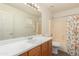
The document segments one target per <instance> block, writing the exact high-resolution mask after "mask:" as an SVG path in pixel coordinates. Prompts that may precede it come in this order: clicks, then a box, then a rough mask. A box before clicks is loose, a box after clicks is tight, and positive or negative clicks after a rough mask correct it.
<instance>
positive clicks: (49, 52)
mask: <svg viewBox="0 0 79 59" xmlns="http://www.w3.org/2000/svg"><path fill="white" fill-rule="evenodd" d="M48 47H49V48H48V55H49V56H51V55H52V40H50V41H48Z"/></svg>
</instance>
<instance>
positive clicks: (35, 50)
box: [28, 46, 41, 56]
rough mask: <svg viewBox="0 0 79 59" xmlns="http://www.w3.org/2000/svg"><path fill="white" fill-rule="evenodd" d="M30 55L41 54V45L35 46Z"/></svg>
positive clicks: (29, 52)
mask: <svg viewBox="0 0 79 59" xmlns="http://www.w3.org/2000/svg"><path fill="white" fill-rule="evenodd" d="M28 55H29V56H41V46H38V47H35V48H33V49H31V50H30V51H28Z"/></svg>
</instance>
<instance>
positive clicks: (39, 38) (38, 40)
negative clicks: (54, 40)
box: [27, 36, 47, 44]
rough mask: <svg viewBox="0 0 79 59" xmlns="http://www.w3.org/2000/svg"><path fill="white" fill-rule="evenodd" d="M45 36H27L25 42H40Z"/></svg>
mask: <svg viewBox="0 0 79 59" xmlns="http://www.w3.org/2000/svg"><path fill="white" fill-rule="evenodd" d="M46 38H47V37H43V36H36V37H30V38H28V40H27V42H28V43H33V44H35V43H40V42H42V41H44V40H45V39H46Z"/></svg>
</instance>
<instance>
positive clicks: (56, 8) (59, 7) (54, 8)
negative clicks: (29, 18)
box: [8, 3, 79, 15]
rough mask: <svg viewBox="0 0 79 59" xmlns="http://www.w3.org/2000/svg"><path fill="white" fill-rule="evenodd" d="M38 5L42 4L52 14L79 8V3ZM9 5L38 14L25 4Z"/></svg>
mask: <svg viewBox="0 0 79 59" xmlns="http://www.w3.org/2000/svg"><path fill="white" fill-rule="evenodd" d="M37 4H40V5H41V6H43V7H44V8H47V9H48V10H49V11H51V12H52V13H56V12H60V11H63V10H68V9H71V8H76V7H79V3H37ZM8 5H11V6H13V7H16V8H19V9H21V10H23V11H28V12H29V13H32V14H36V15H37V14H38V11H36V10H34V9H33V8H30V7H28V6H27V5H25V4H24V3H10V4H8Z"/></svg>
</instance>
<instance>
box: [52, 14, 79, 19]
mask: <svg viewBox="0 0 79 59" xmlns="http://www.w3.org/2000/svg"><path fill="white" fill-rule="evenodd" d="M75 15H79V14H71V15H65V16H59V17H53V19H54V18H61V17H67V16H75Z"/></svg>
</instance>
